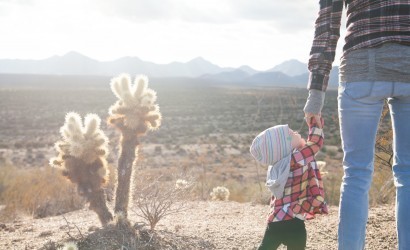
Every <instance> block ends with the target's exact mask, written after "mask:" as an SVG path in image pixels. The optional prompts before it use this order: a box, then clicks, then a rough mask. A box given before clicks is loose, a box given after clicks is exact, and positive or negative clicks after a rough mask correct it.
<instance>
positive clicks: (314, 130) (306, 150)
mask: <svg viewBox="0 0 410 250" xmlns="http://www.w3.org/2000/svg"><path fill="white" fill-rule="evenodd" d="M322 124H323V123H322ZM323 138H324V135H323V129H321V128H319V127H317V125H316V124H312V125H311V126H310V128H309V136H308V139H307V142H306V145H305V146H304V147H303V148H302V149H300V150H295V151H294V152H293V153H292V158H291V161H290V165H291V166H294V165H295V164H300V165H302V166H306V165H307V164H308V163H309V162H311V161H313V160H314V159H315V154H316V153H317V152H319V150H320V149H321V148H322V146H323Z"/></svg>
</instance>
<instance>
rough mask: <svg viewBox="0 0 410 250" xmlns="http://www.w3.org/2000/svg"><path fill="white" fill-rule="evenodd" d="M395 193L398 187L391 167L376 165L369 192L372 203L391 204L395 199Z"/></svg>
mask: <svg viewBox="0 0 410 250" xmlns="http://www.w3.org/2000/svg"><path fill="white" fill-rule="evenodd" d="M395 194H396V188H395V186H394V181H393V175H392V172H391V169H388V168H385V167H381V166H376V167H375V171H374V175H373V181H372V186H371V188H370V192H369V199H370V201H369V202H370V204H371V205H376V204H391V203H393V202H394V200H395V197H396V196H395Z"/></svg>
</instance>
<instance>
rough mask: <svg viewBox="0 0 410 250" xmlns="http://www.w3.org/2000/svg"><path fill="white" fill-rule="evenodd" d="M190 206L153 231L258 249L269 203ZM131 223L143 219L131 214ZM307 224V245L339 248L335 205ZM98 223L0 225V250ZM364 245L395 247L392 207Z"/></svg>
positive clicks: (71, 219)
mask: <svg viewBox="0 0 410 250" xmlns="http://www.w3.org/2000/svg"><path fill="white" fill-rule="evenodd" d="M189 206H190V209H189V210H188V211H186V212H184V213H181V214H177V215H174V216H172V217H168V218H165V219H163V220H162V221H161V222H160V223H159V225H158V226H157V230H158V231H160V232H164V233H166V234H167V235H168V237H174V238H180V239H183V241H190V240H192V241H195V244H196V245H195V244H192V246H193V245H195V246H198V248H199V246H201V247H200V248H202V249H229V250H233V249H256V247H257V245H258V244H259V242H260V240H261V238H262V235H263V232H264V229H265V215H266V212H267V211H268V206H263V205H253V204H251V203H237V202H205V201H201V202H192V203H190V204H189ZM131 216H132V215H131ZM131 221H133V222H136V221H141V220H140V219H138V218H135V217H134V216H132V217H131ZM306 225H307V230H308V247H307V249H326V250H329V249H337V248H336V239H337V234H336V232H337V207H330V214H329V215H327V216H319V217H318V218H317V219H315V220H311V221H308V222H307V223H306ZM98 227H99V222H98V219H97V217H96V215H95V214H94V213H93V212H90V211H89V210H88V209H83V210H79V211H75V212H71V213H67V214H65V215H60V216H55V217H49V218H45V219H30V218H26V219H21V220H19V221H15V222H14V223H5V224H2V223H0V249H39V248H42V247H43V249H53V246H56V245H58V244H61V243H62V242H66V241H69V240H70V239H72V240H81V239H82V238H83V237H84V238H86V237H87V235H90V234H92V233H93V232H94V231H95V230H98ZM164 233H163V235H164ZM313 237H314V238H315V239H313ZM199 241H201V242H200V243H198V242H199ZM197 243H198V244H197ZM188 245H189V244H188ZM188 245H186V246H188ZM44 246H47V247H48V248H45V247H44ZM181 246H182V245H181ZM188 248H189V247H185V248H184V247H181V248H178V249H188ZM80 249H81V248H80ZM282 249H285V248H282ZM366 249H373V250H376V249H377V250H379V249H397V239H396V235H395V222H394V209H393V206H391V205H389V206H380V207H374V208H372V209H371V211H370V215H369V222H368V229H367V244H366Z"/></svg>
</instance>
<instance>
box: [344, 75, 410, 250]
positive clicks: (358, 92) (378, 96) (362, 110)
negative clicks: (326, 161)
mask: <svg viewBox="0 0 410 250" xmlns="http://www.w3.org/2000/svg"><path fill="white" fill-rule="evenodd" d="M385 99H387V100H388V104H389V108H390V114H391V119H392V126H393V152H394V161H393V176H394V184H395V186H396V222H397V235H398V244H399V249H400V250H403V249H410V216H409V214H408V211H410V83H399V82H354V83H341V84H340V86H339V96H338V108H339V122H340V134H341V138H342V147H343V151H344V158H343V168H344V176H343V182H342V185H341V189H340V191H341V194H340V207H339V229H338V243H339V250H340V249H341V250H361V249H364V246H365V236H366V223H367V218H368V205H369V194H368V193H369V189H370V185H371V182H372V175H373V160H374V153H375V140H376V132H377V128H378V123H379V120H380V116H381V112H382V109H383V104H384V100H385Z"/></svg>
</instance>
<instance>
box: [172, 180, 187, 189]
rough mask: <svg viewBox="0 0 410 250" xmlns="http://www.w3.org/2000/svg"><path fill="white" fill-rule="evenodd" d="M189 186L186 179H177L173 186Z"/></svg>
mask: <svg viewBox="0 0 410 250" xmlns="http://www.w3.org/2000/svg"><path fill="white" fill-rule="evenodd" d="M188 187H189V183H188V181H186V180H182V179H178V180H177V181H176V182H175V188H176V189H186V188H188Z"/></svg>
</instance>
